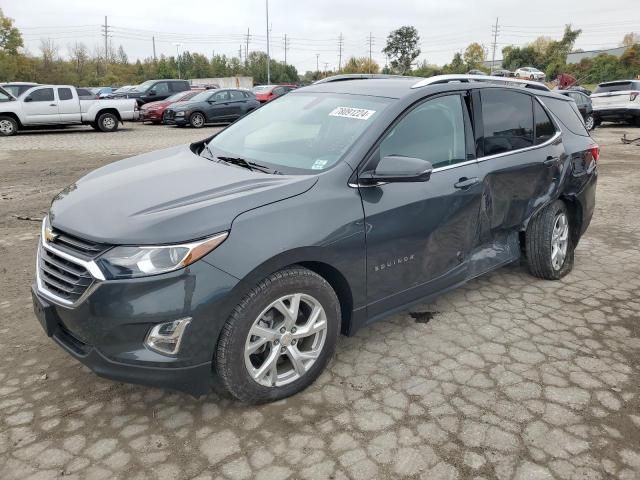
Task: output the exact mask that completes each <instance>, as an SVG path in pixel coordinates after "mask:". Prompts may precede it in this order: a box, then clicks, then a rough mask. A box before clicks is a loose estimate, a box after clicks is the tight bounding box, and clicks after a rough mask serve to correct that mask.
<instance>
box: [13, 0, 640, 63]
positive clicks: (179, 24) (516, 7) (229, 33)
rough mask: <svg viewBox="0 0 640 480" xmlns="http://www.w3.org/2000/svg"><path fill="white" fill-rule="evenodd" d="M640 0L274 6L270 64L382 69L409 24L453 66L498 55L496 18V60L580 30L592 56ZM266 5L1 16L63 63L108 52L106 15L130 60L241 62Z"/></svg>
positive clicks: (106, 3) (278, 1)
mask: <svg viewBox="0 0 640 480" xmlns="http://www.w3.org/2000/svg"><path fill="white" fill-rule="evenodd" d="M638 2H640V0H616V2H615V5H614V6H613V5H612V4H608V2H603V1H602V0H564V1H558V0H535V1H532V0H526V1H523V0H520V1H519V0H466V1H463V0H413V1H411V0H394V1H389V0H364V1H348V0H342V1H340V0H319V1H318V0H316V1H305V0H270V1H269V23H268V25H269V28H270V42H269V45H270V50H271V56H272V57H273V58H274V59H276V60H279V61H284V59H285V58H284V57H285V49H284V45H285V42H284V37H285V35H286V36H287V45H288V47H289V48H288V49H287V52H286V53H287V58H286V60H287V63H289V64H293V65H295V66H296V68H297V69H298V71H299V72H301V73H303V72H305V71H307V70H315V69H316V65H318V66H319V69H320V70H324V69H325V68H327V69H329V70H331V69H335V68H337V66H338V62H339V46H338V45H339V38H340V35H341V34H342V36H343V53H342V59H343V60H342V61H343V63H344V61H345V59H346V58H348V57H350V56H368V55H369V43H370V42H369V38H370V36H371V39H372V41H371V43H372V49H371V50H372V57H373V58H374V59H375V60H376V61H377V62H378V63H379V64H380V65H381V66H384V64H385V60H386V59H385V56H384V55H383V54H382V52H381V50H382V49H383V48H384V45H385V42H386V37H387V35H388V34H389V32H391V31H392V30H394V29H396V28H398V27H400V26H403V25H413V26H415V27H416V28H417V29H418V32H419V34H420V38H421V45H420V48H421V51H422V53H421V55H420V57H419V59H418V61H419V62H421V61H423V60H427V61H428V62H429V63H431V64H437V65H442V64H444V63H448V62H449V61H450V60H451V58H452V57H453V55H454V54H455V53H456V52H458V51H463V50H464V49H465V47H466V46H467V45H468V44H469V43H471V42H479V43H481V44H483V45H485V46H486V47H487V49H488V51H489V59H490V58H491V56H492V49H491V44H492V42H493V36H492V26H493V25H495V23H496V18H497V19H498V25H499V29H498V30H499V33H498V38H497V49H496V58H500V57H501V54H500V50H501V49H502V48H503V47H504V46H506V45H524V44H526V43H528V42H530V41H532V40H534V39H535V38H536V37H538V36H540V35H545V36H549V37H551V38H554V39H558V38H560V37H561V36H562V31H563V28H564V25H565V24H567V23H570V24H572V25H573V26H574V27H578V28H582V29H583V33H582V35H581V36H580V37H579V39H578V41H577V43H576V48H582V49H584V50H596V49H602V48H609V47H616V46H618V45H619V43H620V42H621V40H622V37H623V36H624V34H625V33H628V32H632V31H635V32H639V33H640V8H638V7H639V5H638ZM265 3H266V1H265V0H233V1H230V0H187V1H178V0H170V1H167V0H102V1H97V0H0V8H2V10H3V11H4V14H5V15H7V16H9V17H11V18H13V19H14V20H15V23H16V26H17V27H18V28H20V29H21V31H22V34H23V37H24V40H25V46H26V48H27V49H28V50H29V51H30V52H31V53H33V54H39V48H38V47H39V45H40V39H41V38H50V39H52V40H53V41H54V42H56V44H57V45H58V46H59V50H60V53H61V54H62V55H63V56H65V55H66V53H67V47H68V45H69V44H71V43H72V42H75V41H81V42H83V43H85V44H86V45H87V46H88V47H89V49H90V50H91V51H93V50H94V48H96V47H97V46H100V45H102V46H103V45H104V37H103V36H102V31H103V27H101V25H103V24H104V17H105V15H106V16H107V23H108V27H109V28H108V30H109V41H110V42H111V44H112V46H113V47H114V48H115V49H117V48H118V47H119V46H120V45H122V46H123V47H124V49H125V51H126V52H127V55H128V57H129V59H130V60H135V59H137V58H141V59H142V58H145V57H151V56H153V45H152V37H154V36H155V40H156V52H157V55H158V56H159V55H160V54H165V55H175V54H176V51H177V50H180V51H185V50H189V51H191V52H199V53H203V54H207V55H211V54H212V52H215V53H223V54H226V55H230V56H238V53H239V49H240V47H241V45H242V49H243V51H242V54H243V55H244V51H245V49H246V37H247V29H248V30H249V52H251V51H254V50H262V51H266V48H267V20H266V5H265Z"/></svg>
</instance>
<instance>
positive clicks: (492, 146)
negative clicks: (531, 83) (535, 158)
mask: <svg viewBox="0 0 640 480" xmlns="http://www.w3.org/2000/svg"><path fill="white" fill-rule="evenodd" d="M480 96H481V99H482V121H483V123H484V154H485V155H496V154H498V153H504V152H510V151H513V150H519V149H521V148H527V147H530V146H531V145H533V109H532V106H531V97H530V96H529V95H526V94H523V93H520V92H512V91H509V90H500V89H485V90H483V91H482V92H481V94H480Z"/></svg>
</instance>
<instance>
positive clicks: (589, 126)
mask: <svg viewBox="0 0 640 480" xmlns="http://www.w3.org/2000/svg"><path fill="white" fill-rule="evenodd" d="M594 123H595V122H594V120H593V115H589V116H588V117H587V118H586V120H585V121H584V126H585V127H586V129H587V130H588V131H589V130H593V126H594Z"/></svg>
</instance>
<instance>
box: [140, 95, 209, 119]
mask: <svg viewBox="0 0 640 480" xmlns="http://www.w3.org/2000/svg"><path fill="white" fill-rule="evenodd" d="M203 90H204V88H197V89H195V88H194V89H192V90H185V91H184V92H178V93H175V94H173V95H171V96H170V97H168V98H165V99H164V100H159V101H157V102H149V103H145V104H144V105H142V107H140V114H141V118H142V121H143V122H151V123H162V121H163V120H164V112H165V110H166V109H167V107H169V105H172V104H174V103H176V102H185V101H187V100H189V99H190V98H191V97H194V96H195V95H196V94H198V93H200V92H202V91H203Z"/></svg>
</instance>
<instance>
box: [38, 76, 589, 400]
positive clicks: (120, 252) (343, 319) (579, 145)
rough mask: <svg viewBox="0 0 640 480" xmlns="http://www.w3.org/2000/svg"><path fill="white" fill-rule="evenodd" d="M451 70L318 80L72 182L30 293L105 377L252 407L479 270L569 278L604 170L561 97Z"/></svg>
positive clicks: (66, 345)
mask: <svg viewBox="0 0 640 480" xmlns="http://www.w3.org/2000/svg"><path fill="white" fill-rule="evenodd" d="M341 80H342V79H341ZM449 80H450V79H447V78H444V79H442V78H439V77H434V78H430V79H422V80H421V79H415V78H402V77H399V78H362V79H356V80H353V79H352V80H342V81H326V82H324V83H321V84H316V85H312V86H310V87H306V88H301V89H299V90H294V91H292V92H290V93H289V94H288V95H285V96H283V97H282V98H279V99H277V100H275V101H273V102H269V103H268V104H266V105H264V106H263V107H262V108H259V109H257V110H256V111H254V112H252V113H251V114H249V115H247V116H246V117H244V118H242V119H241V120H239V121H238V122H236V123H234V124H233V125H231V126H229V127H228V128H226V129H224V130H222V131H220V132H219V133H217V134H216V135H214V136H212V137H210V138H208V139H206V140H203V141H200V142H196V143H193V144H191V145H183V146H177V147H173V148H168V149H166V150H161V151H158V152H153V153H146V154H143V155H138V156H135V157H133V158H129V159H125V160H122V161H118V162H115V163H112V164H110V165H107V166H104V167H102V168H99V169H97V170H95V171H93V172H91V173H89V174H88V175H86V176H84V177H83V178H81V179H80V180H78V181H77V182H75V183H74V184H72V185H70V186H68V187H67V188H65V189H64V190H63V191H62V192H60V193H59V194H58V195H57V196H56V197H55V198H54V200H53V202H52V204H51V208H50V210H49V212H48V214H47V216H46V218H45V219H44V220H43V224H42V235H41V240H40V242H39V247H38V254H37V267H36V277H35V283H34V285H33V288H32V292H33V303H34V309H35V312H36V315H37V317H38V319H39V321H40V323H41V324H42V326H43V328H44V330H45V331H46V333H47V335H49V336H50V337H52V338H53V340H54V341H55V342H56V343H58V344H59V345H60V346H61V347H62V348H63V349H64V350H66V351H67V352H68V353H69V354H70V355H72V356H73V357H75V358H76V359H78V360H79V361H80V362H82V363H84V364H85V365H87V366H88V367H89V368H91V369H92V370H93V371H94V372H95V373H97V374H98V375H101V376H104V377H107V378H111V379H114V380H118V381H124V382H134V383H140V384H146V385H154V386H160V387H165V388H172V389H177V390H182V391H185V392H189V393H191V394H193V395H202V394H206V393H207V392H208V391H209V390H210V389H211V387H212V386H216V387H220V386H221V387H222V388H223V389H224V390H226V391H227V392H229V393H230V394H231V395H233V396H234V397H235V398H237V399H239V400H241V401H244V402H249V403H257V402H265V401H272V400H277V399H281V398H284V397H287V396H289V395H292V394H294V393H296V392H299V391H301V390H302V389H304V388H305V387H307V386H308V385H309V384H311V383H312V382H313V381H314V380H315V379H316V378H317V377H318V376H319V375H320V373H321V372H322V371H323V369H324V368H325V367H326V366H327V363H328V362H329V360H330V359H331V357H332V355H333V353H334V350H335V348H336V341H337V337H338V335H339V334H340V333H343V334H345V335H352V334H353V333H354V332H356V331H357V330H358V329H359V328H361V327H363V326H366V325H369V324H371V323H372V322H375V321H377V320H379V319H381V318H383V317H385V316H387V315H389V314H390V313H391V312H394V311H399V310H401V309H403V308H407V306H408V305H410V304H412V303H416V302H420V301H428V300H429V299H431V298H433V297H434V296H436V295H438V294H441V293H443V292H445V291H447V290H450V289H452V288H455V287H457V286H460V285H462V284H464V283H465V282H468V281H469V280H470V279H472V278H475V277H477V276H479V275H482V274H485V273H487V272H490V271H492V270H495V269H497V268H499V267H501V266H504V265H507V264H510V263H513V262H517V261H519V260H520V259H525V260H526V263H527V265H528V269H529V271H530V272H531V274H532V275H534V276H535V277H539V278H542V279H547V280H556V279H559V278H561V277H563V276H564V275H566V274H567V273H568V272H570V271H571V269H572V267H573V262H574V249H575V248H576V245H577V244H578V241H579V240H580V237H581V236H582V234H583V233H584V231H585V230H586V228H587V226H588V225H589V222H590V221H591V217H592V214H593V210H594V202H595V189H596V181H597V171H598V170H597V160H598V156H599V148H598V146H597V145H596V144H595V143H594V142H593V140H592V139H591V138H590V136H589V133H588V132H587V131H586V130H585V127H584V124H583V122H582V119H581V117H580V114H579V112H578V111H577V108H576V105H575V102H573V101H571V100H570V99H569V98H567V97H563V96H560V95H556V94H553V93H550V92H548V91H543V88H541V87H540V84H537V85H536V84H535V82H529V81H518V80H513V81H511V79H509V80H510V82H509V83H508V84H496V83H495V82H492V81H490V77H486V79H484V80H483V79H482V77H479V76H470V77H468V78H467V77H464V76H463V77H461V78H460V79H458V80H454V81H449Z"/></svg>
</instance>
